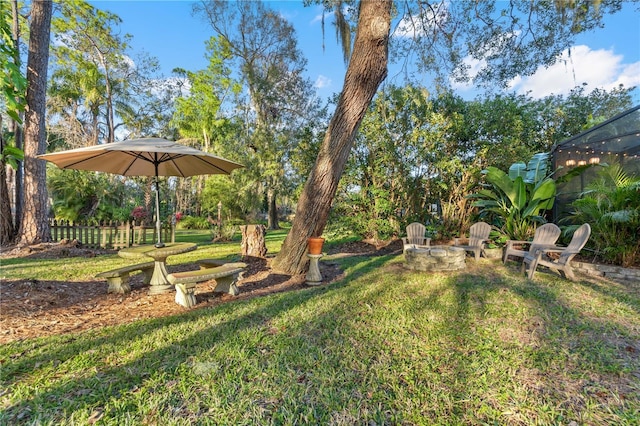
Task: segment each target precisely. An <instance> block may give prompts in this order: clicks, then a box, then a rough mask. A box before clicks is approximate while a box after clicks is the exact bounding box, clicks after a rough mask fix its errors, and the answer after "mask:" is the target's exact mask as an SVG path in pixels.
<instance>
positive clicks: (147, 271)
mask: <svg viewBox="0 0 640 426" xmlns="http://www.w3.org/2000/svg"><path fill="white" fill-rule="evenodd" d="M142 273H143V274H144V279H143V282H144V283H145V284H147V285H149V283H151V277H152V276H153V268H147V269H143V270H142Z"/></svg>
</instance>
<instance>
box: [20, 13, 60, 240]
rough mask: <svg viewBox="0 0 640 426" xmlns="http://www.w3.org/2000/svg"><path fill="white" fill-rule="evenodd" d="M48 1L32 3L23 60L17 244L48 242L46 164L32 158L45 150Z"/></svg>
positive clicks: (49, 17)
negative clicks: (21, 199) (20, 200)
mask: <svg viewBox="0 0 640 426" xmlns="http://www.w3.org/2000/svg"><path fill="white" fill-rule="evenodd" d="M51 11H52V2H51V0H41V1H34V2H32V9H31V27H30V29H31V34H30V37H29V58H28V60H27V108H26V112H25V117H24V154H25V155H24V172H25V173H24V191H25V197H24V214H23V216H22V221H21V222H20V232H19V235H20V242H21V243H22V244H35V243H39V242H45V241H51V230H50V229H49V222H48V217H47V216H48V211H49V209H48V199H47V198H48V197H47V185H46V178H47V174H46V170H47V169H46V165H45V162H44V161H42V160H37V159H36V158H35V157H36V155H38V154H44V152H45V150H46V143H47V139H46V136H47V135H46V128H45V111H46V102H45V101H46V92H47V65H48V63H49V39H50V32H51Z"/></svg>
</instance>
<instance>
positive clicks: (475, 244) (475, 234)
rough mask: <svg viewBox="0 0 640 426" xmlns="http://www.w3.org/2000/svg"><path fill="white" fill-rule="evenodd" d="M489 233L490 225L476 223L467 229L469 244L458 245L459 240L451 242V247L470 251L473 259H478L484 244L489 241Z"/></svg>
mask: <svg viewBox="0 0 640 426" xmlns="http://www.w3.org/2000/svg"><path fill="white" fill-rule="evenodd" d="M490 232H491V225H489V224H488V223H486V222H476V223H474V224H473V225H471V228H469V244H467V245H462V244H459V240H460V238H455V239H454V240H453V245H454V246H456V247H460V248H463V249H465V250H467V251H472V252H473V254H474V256H475V259H476V260H478V259H479V258H480V253H482V250H483V249H484V246H485V243H486V242H487V241H488V240H489V233H490Z"/></svg>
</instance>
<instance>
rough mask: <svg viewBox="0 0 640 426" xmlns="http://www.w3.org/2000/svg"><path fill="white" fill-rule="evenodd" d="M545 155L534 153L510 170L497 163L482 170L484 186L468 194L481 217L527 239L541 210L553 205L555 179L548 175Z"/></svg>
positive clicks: (540, 221)
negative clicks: (507, 171)
mask: <svg viewBox="0 0 640 426" xmlns="http://www.w3.org/2000/svg"><path fill="white" fill-rule="evenodd" d="M547 158H548V155H547V154H536V155H534V156H533V158H532V159H531V161H529V163H528V164H527V165H525V164H524V163H516V164H514V165H513V166H511V168H510V170H509V173H505V172H504V171H502V170H500V169H498V168H497V167H488V168H487V169H486V170H483V171H482V173H483V174H484V177H485V181H486V187H485V188H483V189H481V190H480V191H478V192H477V193H475V194H471V195H469V198H473V199H476V201H475V202H474V203H473V205H474V206H475V207H478V208H479V209H480V212H479V216H480V219H482V220H485V221H487V222H488V223H491V224H492V225H494V226H495V227H497V228H499V229H500V230H502V232H503V233H504V234H505V235H507V236H508V237H509V239H512V240H528V239H530V238H531V237H533V233H534V232H535V229H536V227H537V225H538V224H543V223H545V222H546V219H545V217H544V212H546V211H547V210H550V209H551V208H552V207H553V203H554V201H555V197H556V183H555V181H554V180H553V179H552V178H551V177H550V176H548V175H547V170H548V159H547Z"/></svg>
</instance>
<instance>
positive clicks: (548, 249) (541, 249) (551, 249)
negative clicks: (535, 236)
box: [536, 245, 567, 253]
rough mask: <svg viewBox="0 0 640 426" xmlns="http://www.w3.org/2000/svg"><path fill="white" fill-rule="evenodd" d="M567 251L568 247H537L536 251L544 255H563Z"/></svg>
mask: <svg viewBox="0 0 640 426" xmlns="http://www.w3.org/2000/svg"><path fill="white" fill-rule="evenodd" d="M565 250H567V248H566V247H544V246H537V245H536V251H539V252H544V253H562V252H563V251H565Z"/></svg>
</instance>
